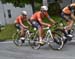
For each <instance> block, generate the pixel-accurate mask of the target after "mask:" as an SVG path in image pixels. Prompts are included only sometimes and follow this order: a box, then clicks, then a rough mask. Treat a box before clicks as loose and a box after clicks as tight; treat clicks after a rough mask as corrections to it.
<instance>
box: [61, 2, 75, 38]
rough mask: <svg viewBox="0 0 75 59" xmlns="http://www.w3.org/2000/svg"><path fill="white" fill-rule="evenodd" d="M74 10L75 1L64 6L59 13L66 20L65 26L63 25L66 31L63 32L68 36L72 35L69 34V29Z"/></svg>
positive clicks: (74, 17) (74, 18) (72, 20)
mask: <svg viewBox="0 0 75 59" xmlns="http://www.w3.org/2000/svg"><path fill="white" fill-rule="evenodd" d="M74 11H75V3H72V4H70V5H68V6H66V7H65V8H63V9H62V13H61V16H62V18H63V19H64V20H66V22H67V26H66V27H65V29H66V30H67V31H66V32H65V33H66V34H67V36H69V37H72V35H71V34H70V30H71V28H72V25H73V23H74V20H75V15H74Z"/></svg>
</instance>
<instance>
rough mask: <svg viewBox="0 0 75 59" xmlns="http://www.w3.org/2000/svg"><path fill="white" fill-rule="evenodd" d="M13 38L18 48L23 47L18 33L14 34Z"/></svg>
mask: <svg viewBox="0 0 75 59" xmlns="http://www.w3.org/2000/svg"><path fill="white" fill-rule="evenodd" d="M12 38H13V43H14V44H15V45H16V46H22V40H21V39H20V33H18V32H16V33H14V34H13V36H12Z"/></svg>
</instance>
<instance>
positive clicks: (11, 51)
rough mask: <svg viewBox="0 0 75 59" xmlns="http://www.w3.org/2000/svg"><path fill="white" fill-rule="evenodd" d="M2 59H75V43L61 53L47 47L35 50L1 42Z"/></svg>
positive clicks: (68, 45) (0, 58)
mask: <svg viewBox="0 0 75 59" xmlns="http://www.w3.org/2000/svg"><path fill="white" fill-rule="evenodd" d="M0 59H75V42H74V41H73V42H70V43H68V44H66V45H65V46H64V48H63V49H62V50H60V51H55V50H52V49H51V48H49V47H48V46H47V45H46V46H43V47H41V48H40V49H39V50H33V49H32V48H31V47H29V46H28V45H26V46H23V47H17V46H15V45H14V44H13V42H12V41H11V42H10V41H8V42H0Z"/></svg>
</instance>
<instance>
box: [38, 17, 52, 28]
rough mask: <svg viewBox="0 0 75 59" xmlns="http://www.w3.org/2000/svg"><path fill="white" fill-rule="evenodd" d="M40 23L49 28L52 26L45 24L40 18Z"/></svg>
mask: <svg viewBox="0 0 75 59" xmlns="http://www.w3.org/2000/svg"><path fill="white" fill-rule="evenodd" d="M38 21H39V23H40V24H42V25H44V26H49V27H50V26H51V25H50V24H48V23H44V22H43V21H42V19H41V18H38Z"/></svg>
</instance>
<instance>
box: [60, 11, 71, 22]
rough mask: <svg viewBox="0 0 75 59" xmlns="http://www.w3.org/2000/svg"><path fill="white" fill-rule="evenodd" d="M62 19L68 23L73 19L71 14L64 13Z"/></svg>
mask: <svg viewBox="0 0 75 59" xmlns="http://www.w3.org/2000/svg"><path fill="white" fill-rule="evenodd" d="M61 17H62V18H63V19H64V20H66V21H69V20H72V17H71V15H70V14H65V13H64V12H62V13H61Z"/></svg>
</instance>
